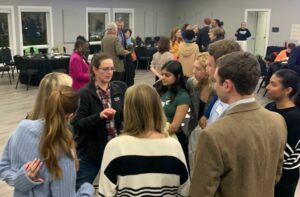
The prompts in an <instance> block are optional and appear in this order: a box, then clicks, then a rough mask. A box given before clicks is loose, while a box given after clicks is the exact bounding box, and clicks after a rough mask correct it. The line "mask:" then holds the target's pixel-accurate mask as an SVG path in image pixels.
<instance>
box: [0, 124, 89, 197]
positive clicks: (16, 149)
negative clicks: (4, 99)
mask: <svg viewBox="0 0 300 197" xmlns="http://www.w3.org/2000/svg"><path fill="white" fill-rule="evenodd" d="M43 130H44V121H42V120H23V121H22V122H21V123H20V124H19V125H18V127H17V128H16V130H15V131H14V132H13V134H12V136H11V137H10V138H9V140H8V142H7V144H6V146H5V148H4V152H3V154H2V157H1V160H0V179H1V180H4V181H5V182H6V183H8V184H9V185H11V186H14V188H15V191H14V197H37V196H38V197H43V196H45V197H46V196H63V197H73V196H86V197H87V196H93V193H94V188H93V186H92V185H91V184H89V183H85V184H83V185H82V186H81V188H80V189H79V190H78V192H77V193H76V192H75V181H76V170H75V163H74V161H73V160H72V159H70V158H68V157H67V156H66V155H64V154H62V155H61V157H60V159H59V161H58V162H59V166H60V168H61V170H62V172H63V178H62V179H59V180H53V178H52V177H51V174H50V173H49V171H48V169H47V167H46V165H45V164H43V165H42V168H41V169H40V170H39V172H38V176H39V177H41V178H43V179H44V183H37V182H33V181H31V180H30V178H29V177H27V175H26V171H25V169H24V167H23V166H24V164H25V163H27V162H28V161H31V160H33V159H35V158H40V156H39V152H38V144H39V141H40V137H41V135H42V133H43Z"/></svg>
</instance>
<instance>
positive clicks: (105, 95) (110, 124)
mask: <svg viewBox="0 0 300 197" xmlns="http://www.w3.org/2000/svg"><path fill="white" fill-rule="evenodd" d="M95 86H96V92H97V94H98V97H99V99H100V100H101V102H102V105H103V107H104V109H106V108H110V107H111V95H110V84H108V87H107V89H106V91H105V90H103V89H101V88H100V87H99V86H98V85H97V84H95ZM106 129H107V131H108V136H107V140H108V141H109V140H111V139H112V138H114V137H116V136H117V130H116V127H115V121H114V118H108V119H106Z"/></svg>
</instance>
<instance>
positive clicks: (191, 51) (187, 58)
mask: <svg viewBox="0 0 300 197" xmlns="http://www.w3.org/2000/svg"><path fill="white" fill-rule="evenodd" d="M198 54H199V48H198V45H197V44H196V43H184V42H182V43H180V44H179V62H180V63H181V65H182V69H183V75H184V76H185V77H191V76H193V64H194V62H195V60H196V58H197V56H198Z"/></svg>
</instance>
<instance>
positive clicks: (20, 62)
mask: <svg viewBox="0 0 300 197" xmlns="http://www.w3.org/2000/svg"><path fill="white" fill-rule="evenodd" d="M14 61H15V65H16V68H17V70H20V72H21V71H25V70H26V65H25V61H24V58H23V57H22V56H20V55H15V56H14Z"/></svg>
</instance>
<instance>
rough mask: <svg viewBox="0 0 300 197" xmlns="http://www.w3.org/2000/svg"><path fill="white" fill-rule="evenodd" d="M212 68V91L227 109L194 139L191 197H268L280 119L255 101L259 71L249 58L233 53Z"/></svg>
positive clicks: (277, 167)
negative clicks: (213, 70)
mask: <svg viewBox="0 0 300 197" xmlns="http://www.w3.org/2000/svg"><path fill="white" fill-rule="evenodd" d="M216 64H217V68H216V71H215V73H214V80H215V90H216V92H217V95H218V96H219V98H220V99H221V101H222V102H225V103H228V104H229V107H228V109H227V110H226V111H225V112H224V113H223V115H222V116H221V118H220V119H219V120H218V121H217V122H215V123H214V124H212V125H210V126H208V127H207V128H205V129H204V130H203V131H202V132H201V134H200V136H199V142H198V147H197V150H196V154H195V162H196V164H195V169H194V174H193V176H192V184H191V188H190V196H192V197H195V196H201V197H203V196H205V197H213V196H222V197H241V196H243V197H250V196H251V197H252V196H255V197H273V196H274V187H275V184H276V183H277V182H278V181H279V179H280V176H281V168H282V163H283V153H284V152H283V151H284V148H285V143H286V138H287V131H286V126H285V122H284V119H283V118H282V117H281V116H280V115H279V114H277V113H273V112H270V111H268V110H266V109H265V108H263V107H262V106H261V105H260V104H259V103H258V102H256V101H255V98H254V95H253V92H254V90H255V87H256V85H257V83H258V80H259V77H260V66H259V64H258V62H257V60H256V58H255V57H254V56H253V55H252V54H250V53H247V52H233V53H230V54H227V55H225V56H223V57H221V58H219V59H218V61H217V63H216Z"/></svg>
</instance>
